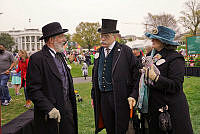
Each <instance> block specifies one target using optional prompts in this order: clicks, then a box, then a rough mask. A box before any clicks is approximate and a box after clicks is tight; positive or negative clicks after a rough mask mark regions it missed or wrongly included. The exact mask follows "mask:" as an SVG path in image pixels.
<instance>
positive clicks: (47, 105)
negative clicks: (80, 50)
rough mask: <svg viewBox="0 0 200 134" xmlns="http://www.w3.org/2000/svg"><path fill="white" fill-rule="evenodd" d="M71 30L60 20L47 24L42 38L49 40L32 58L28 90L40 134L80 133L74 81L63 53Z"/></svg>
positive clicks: (28, 72) (43, 29)
mask: <svg viewBox="0 0 200 134" xmlns="http://www.w3.org/2000/svg"><path fill="white" fill-rule="evenodd" d="M67 31H68V29H62V27H61V25H60V23H58V22H53V23H50V24H47V25H45V26H44V27H43V28H42V33H43V36H42V37H41V38H40V40H42V39H44V41H45V43H46V44H45V45H44V47H43V48H42V50H41V51H39V52H37V53H35V54H33V55H32V56H31V57H30V60H29V65H28V70H27V75H26V76H27V77H26V80H27V92H28V96H29V97H30V99H31V100H32V102H33V103H34V121H35V126H36V132H37V133H38V134H66V133H68V134H78V125H77V107H76V98H75V94H74V87H73V81H72V76H71V73H70V69H69V68H68V66H67V63H66V61H65V58H64V54H63V44H64V43H65V42H66V38H65V35H64V33H65V32H67Z"/></svg>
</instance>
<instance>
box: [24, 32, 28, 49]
mask: <svg viewBox="0 0 200 134" xmlns="http://www.w3.org/2000/svg"><path fill="white" fill-rule="evenodd" d="M24 50H26V51H27V47H26V36H24Z"/></svg>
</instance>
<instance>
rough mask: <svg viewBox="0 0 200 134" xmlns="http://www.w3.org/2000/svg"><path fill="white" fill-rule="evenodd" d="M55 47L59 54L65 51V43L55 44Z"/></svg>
mask: <svg viewBox="0 0 200 134" xmlns="http://www.w3.org/2000/svg"><path fill="white" fill-rule="evenodd" d="M54 47H55V49H56V51H57V52H59V53H61V52H63V51H64V49H63V43H57V42H55V43H54Z"/></svg>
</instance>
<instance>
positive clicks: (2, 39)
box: [0, 33, 15, 51]
mask: <svg viewBox="0 0 200 134" xmlns="http://www.w3.org/2000/svg"><path fill="white" fill-rule="evenodd" d="M0 44H3V45H4V47H5V48H6V49H7V50H9V51H11V50H12V46H13V45H15V41H14V38H13V37H11V36H10V35H9V34H8V33H1V34H0Z"/></svg>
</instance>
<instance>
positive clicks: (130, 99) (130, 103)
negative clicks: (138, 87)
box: [128, 97, 136, 109]
mask: <svg viewBox="0 0 200 134" xmlns="http://www.w3.org/2000/svg"><path fill="white" fill-rule="evenodd" d="M128 103H129V106H130V109H132V108H133V107H134V106H135V104H136V100H135V99H134V98H133V97H128Z"/></svg>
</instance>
